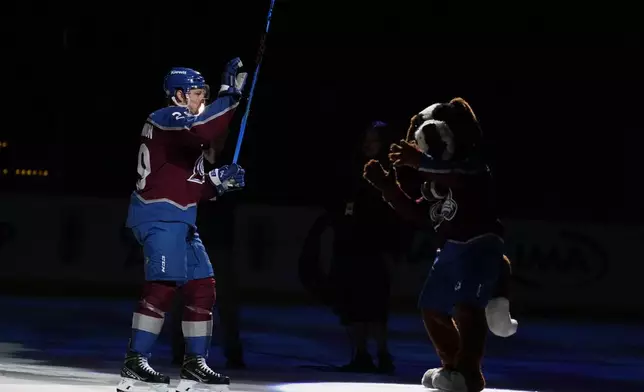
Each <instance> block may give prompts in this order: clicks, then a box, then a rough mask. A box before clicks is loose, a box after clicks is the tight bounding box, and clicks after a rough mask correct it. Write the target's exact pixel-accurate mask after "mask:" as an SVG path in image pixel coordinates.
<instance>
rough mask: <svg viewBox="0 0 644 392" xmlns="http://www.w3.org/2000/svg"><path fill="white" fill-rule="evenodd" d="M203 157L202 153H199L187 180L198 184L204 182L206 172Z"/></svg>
mask: <svg viewBox="0 0 644 392" xmlns="http://www.w3.org/2000/svg"><path fill="white" fill-rule="evenodd" d="M203 158H204V154H201V155H200V156H199V158H197V162H195V166H194V168H193V169H192V175H191V176H190V178H188V181H190V182H194V183H197V184H199V185H201V184H203V183H204V182H206V173H205V169H204V167H203Z"/></svg>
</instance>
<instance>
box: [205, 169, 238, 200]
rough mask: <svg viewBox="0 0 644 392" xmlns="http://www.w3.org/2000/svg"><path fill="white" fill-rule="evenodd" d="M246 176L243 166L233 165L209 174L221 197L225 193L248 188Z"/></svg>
mask: <svg viewBox="0 0 644 392" xmlns="http://www.w3.org/2000/svg"><path fill="white" fill-rule="evenodd" d="M245 174H246V171H245V170H244V169H242V167H241V166H239V165H237V164H236V163H233V164H232V165H225V166H222V167H220V168H219V169H215V170H211V171H210V172H208V178H210V182H212V184H213V185H214V186H215V189H217V194H218V195H219V196H221V195H223V194H224V193H225V192H229V191H234V190H239V189H241V188H243V187H244V186H246V182H245V178H244V176H245Z"/></svg>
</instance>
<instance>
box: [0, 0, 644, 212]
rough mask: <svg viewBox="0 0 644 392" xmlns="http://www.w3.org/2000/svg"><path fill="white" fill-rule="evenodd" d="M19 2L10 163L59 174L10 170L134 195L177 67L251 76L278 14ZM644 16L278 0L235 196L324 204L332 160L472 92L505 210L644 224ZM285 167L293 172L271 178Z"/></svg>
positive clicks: (7, 181) (585, 9)
mask: <svg viewBox="0 0 644 392" xmlns="http://www.w3.org/2000/svg"><path fill="white" fill-rule="evenodd" d="M16 6H17V9H16V10H15V12H16V13H15V14H14V16H13V17H10V19H11V20H10V23H8V24H6V25H5V30H6V34H5V39H4V42H5V47H6V53H8V54H10V55H8V56H4V58H5V59H10V61H8V60H5V61H4V62H3V68H4V69H5V71H4V72H5V73H6V75H7V78H5V82H6V85H5V89H6V91H11V92H13V93H12V94H8V95H6V97H7V98H8V101H7V104H8V105H9V106H6V107H10V108H11V111H12V113H15V114H14V115H10V116H6V117H5V119H4V120H3V123H4V126H3V127H2V131H1V132H2V133H1V134H2V138H3V139H7V140H8V141H10V142H11V143H10V146H11V148H10V149H7V150H4V151H2V152H3V154H2V156H3V157H2V158H0V159H2V165H3V167H4V166H7V167H9V168H10V169H15V168H19V167H22V166H25V165H32V166H34V165H39V166H42V167H46V168H49V169H50V171H51V172H52V173H53V175H52V176H50V177H49V178H47V179H44V178H38V179H34V178H23V177H20V178H11V177H12V176H11V175H9V176H5V177H4V178H3V184H2V188H3V189H25V188H30V189H32V190H34V191H36V192H42V191H43V190H42V189H47V191H48V192H49V191H52V192H53V191H57V192H62V193H65V194H71V193H74V194H85V195H99V196H106V197H126V196H127V195H128V194H129V192H130V191H131V190H132V187H133V185H132V184H133V183H134V181H135V178H136V177H135V175H136V174H135V170H134V163H133V162H134V160H133V159H134V158H132V157H133V156H134V154H135V153H136V149H137V146H138V142H137V140H138V135H139V131H140V127H141V126H142V124H143V121H144V120H145V118H146V116H147V114H148V113H149V112H151V111H153V110H155V109H157V108H159V107H160V106H162V105H163V92H162V89H161V82H162V79H163V76H164V75H165V73H166V72H167V71H168V69H169V68H170V67H171V66H188V67H193V68H196V69H199V70H201V71H202V72H203V73H204V75H205V76H206V78H207V80H208V81H209V82H210V83H211V84H212V85H217V83H218V81H219V80H218V79H219V74H220V71H221V69H222V66H223V64H224V63H225V61H227V60H228V59H229V58H231V57H233V56H241V57H242V59H243V60H244V61H245V62H246V64H248V65H249V69H250V70H252V69H254V64H253V61H254V58H255V53H256V51H257V48H258V45H259V38H260V36H261V32H262V30H263V28H264V24H265V21H264V19H265V16H266V15H265V14H266V11H267V8H268V7H267V4H260V3H259V2H230V4H229V3H226V2H204V3H201V2H194V3H186V4H185V5H182V6H177V5H168V6H162V5H159V6H158V7H148V8H144V7H143V6H141V7H140V8H141V9H140V10H139V9H133V8H131V7H130V8H123V7H122V6H118V5H113V6H109V7H108V6H107V4H100V5H92V6H91V7H90V6H89V5H84V6H79V5H74V4H71V3H69V4H64V3H59V4H56V5H53V4H44V5H35V4H29V3H24V2H20V3H19V4H17V5H16ZM177 13H183V14H186V15H190V16H187V17H185V18H177V17H176V16H175V14H177ZM636 15H637V12H636V10H634V9H628V8H625V7H622V6H621V5H620V4H619V3H614V2H611V4H610V7H606V5H605V4H598V5H589V4H581V3H579V4H576V3H566V5H562V4H554V3H553V4H549V3H521V5H517V4H514V3H510V2H494V3H491V4H489V3H485V4H483V3H482V2H480V3H477V2H458V3H453V2H438V1H428V2H422V3H421V2H396V4H395V5H392V4H390V3H383V4H382V5H378V4H368V3H366V2H363V3H361V2H350V5H349V3H344V4H343V3H341V2H333V1H332V2H314V3H312V2H306V4H303V2H290V1H278V4H277V10H276V12H275V14H274V17H273V24H272V27H271V33H270V36H269V38H268V41H267V45H268V49H267V51H266V53H265V57H264V63H263V68H262V70H261V76H260V78H259V83H258V86H257V90H256V94H255V97H254V101H253V103H252V114H251V117H250V120H249V125H248V129H247V131H248V132H247V134H246V138H245V140H244V145H243V148H242V155H241V160H240V163H241V164H242V165H243V166H245V167H246V168H247V171H248V190H247V191H246V192H244V193H243V195H239V196H237V197H239V198H240V199H244V200H245V201H261V202H270V203H286V204H294V203H298V204H317V203H321V202H323V200H325V199H326V198H328V196H329V195H331V194H333V192H334V176H333V175H332V174H329V170H328V169H329V167H331V165H333V164H334V163H335V164H337V163H338V162H337V160H338V159H340V158H341V157H343V156H348V155H349V151H351V148H352V147H353V146H354V141H355V140H354V139H355V136H356V135H357V134H358V133H359V132H360V131H361V130H362V129H364V127H365V125H366V124H368V123H370V122H371V121H372V120H374V119H381V120H384V121H388V122H391V123H392V124H397V126H398V129H400V132H401V134H403V133H404V131H405V129H406V124H407V122H408V119H409V118H410V117H411V116H412V115H413V114H414V113H416V112H418V111H419V110H420V109H422V108H424V107H426V106H428V105H429V104H431V103H433V102H437V101H445V100H448V99H451V98H453V97H455V96H461V97H464V98H465V99H467V100H468V101H469V102H470V103H471V104H472V106H473V108H474V110H475V112H476V114H477V115H478V117H479V118H480V120H481V123H482V126H483V129H484V132H486V134H487V135H488V137H489V140H490V144H491V145H492V147H493V150H494V152H495V155H496V159H495V162H493V167H494V170H495V175H496V178H497V180H498V186H499V189H500V197H501V200H502V206H503V210H504V211H503V213H504V215H505V216H509V217H517V218H531V217H548V218H549V219H554V220H581V221H585V220H591V221H628V222H641V220H642V218H643V213H642V208H641V206H640V203H639V200H640V199H641V198H642V196H644V193H643V192H642V191H641V186H640V183H639V181H638V180H637V178H638V177H639V172H640V171H641V169H642V166H643V165H642V162H641V160H640V159H639V157H638V152H639V149H640V146H641V145H642V142H643V141H644V136H642V125H641V124H642V123H641V114H640V108H641V107H642V97H641V94H640V92H641V91H642V89H643V87H644V86H643V82H642V79H643V78H642V73H641V70H642V69H643V68H644V67H643V65H644V64H643V62H642V59H641V52H642V47H643V40H642V32H641V31H638V29H640V30H641V28H640V27H639V25H638V23H639V22H638V19H637V16H636ZM242 113H243V112H242V110H239V111H238V116H237V120H236V124H238V123H239V120H240V119H241V116H242ZM236 130H237V126H235V127H233V133H232V134H231V137H230V138H229V141H230V143H229V148H227V151H226V153H227V154H228V155H232V151H233V149H234V143H235V139H236V133H235V132H236ZM128 157H130V158H128ZM339 157H340V158H339ZM285 167H288V168H289V170H288V172H289V173H290V174H289V177H290V178H286V179H283V180H281V181H279V184H280V185H279V186H276V185H274V184H275V182H274V179H273V178H272V175H271V173H272V172H273V170H274V169H275V168H285ZM10 172H13V171H10ZM44 182H48V183H47V188H42V186H44Z"/></svg>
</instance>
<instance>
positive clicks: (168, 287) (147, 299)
mask: <svg viewBox="0 0 644 392" xmlns="http://www.w3.org/2000/svg"><path fill="white" fill-rule="evenodd" d="M175 290H176V285H175V283H174V282H145V285H144V286H143V296H142V297H141V300H140V301H139V304H138V307H137V309H136V311H135V312H134V315H133V317H132V339H131V340H130V347H129V350H130V351H133V352H136V353H138V354H141V355H144V356H149V355H150V350H151V348H152V346H153V345H154V342H155V341H156V340H157V337H158V336H159V333H161V328H162V327H163V322H164V320H165V313H166V312H167V311H169V310H170V307H171V306H172V297H173V296H174V292H175Z"/></svg>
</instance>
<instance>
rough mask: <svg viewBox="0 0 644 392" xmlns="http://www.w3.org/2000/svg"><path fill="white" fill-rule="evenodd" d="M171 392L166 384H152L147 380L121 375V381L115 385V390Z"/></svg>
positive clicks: (122, 391) (118, 391) (125, 391)
mask: <svg viewBox="0 0 644 392" xmlns="http://www.w3.org/2000/svg"><path fill="white" fill-rule="evenodd" d="M149 391H151V392H171V391H172V389H170V388H169V386H168V384H152V383H148V382H143V381H138V380H132V379H131V378H126V377H121V381H120V382H119V384H118V385H117V386H116V392H149Z"/></svg>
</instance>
